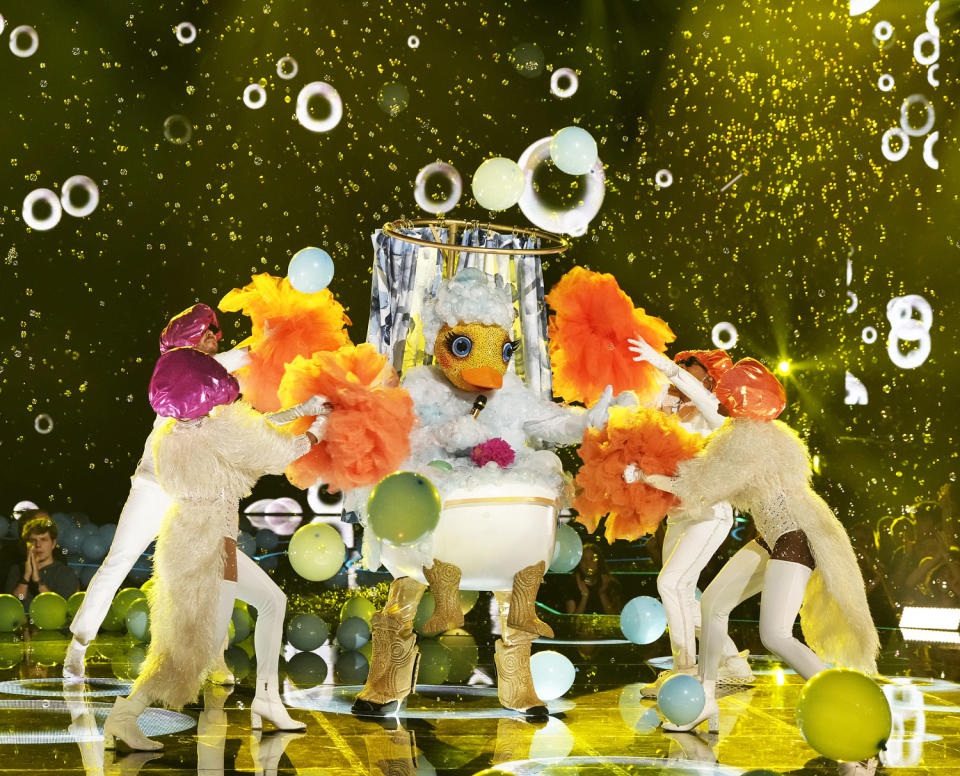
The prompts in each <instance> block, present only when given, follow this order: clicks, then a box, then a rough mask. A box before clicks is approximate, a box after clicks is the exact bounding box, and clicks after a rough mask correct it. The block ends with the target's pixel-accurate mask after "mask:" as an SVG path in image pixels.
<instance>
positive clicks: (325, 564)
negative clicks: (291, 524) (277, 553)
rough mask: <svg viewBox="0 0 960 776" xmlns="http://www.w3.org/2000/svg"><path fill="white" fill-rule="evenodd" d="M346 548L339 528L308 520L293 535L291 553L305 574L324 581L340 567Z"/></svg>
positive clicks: (294, 561) (298, 571)
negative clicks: (308, 521)
mask: <svg viewBox="0 0 960 776" xmlns="http://www.w3.org/2000/svg"><path fill="white" fill-rule="evenodd" d="M346 552H347V548H346V546H344V544H343V539H341V538H340V534H339V532H338V531H337V529H336V528H333V527H332V526H329V525H327V524H326V523H308V524H307V525H304V526H301V527H300V528H298V529H297V532H296V533H295V534H294V535H293V536H292V537H291V538H290V546H289V547H288V548H287V557H288V558H289V559H290V565H291V566H293V570H294V571H296V572H297V573H298V574H299V575H300V576H301V577H303V578H304V579H309V580H311V581H312V582H322V581H323V580H325V579H330V577H332V576H333V575H334V574H336V573H337V572H338V571H339V570H340V567H341V566H342V565H343V560H344V557H345V556H346Z"/></svg>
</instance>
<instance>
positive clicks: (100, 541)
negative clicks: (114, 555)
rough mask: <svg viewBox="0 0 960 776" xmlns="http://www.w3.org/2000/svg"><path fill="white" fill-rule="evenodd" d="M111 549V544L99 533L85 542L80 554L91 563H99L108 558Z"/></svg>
mask: <svg viewBox="0 0 960 776" xmlns="http://www.w3.org/2000/svg"><path fill="white" fill-rule="evenodd" d="M109 549H110V543H109V542H108V541H105V540H104V538H103V537H102V536H100V534H99V532H97V533H94V534H93V535H92V536H88V537H87V538H86V539H84V540H83V545H82V546H81V547H80V552H81V554H82V555H83V557H84V558H86V559H87V561H88V562H89V563H98V562H100V561H101V560H103V559H104V558H105V557H107V550H109Z"/></svg>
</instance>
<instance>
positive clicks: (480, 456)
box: [470, 437, 517, 469]
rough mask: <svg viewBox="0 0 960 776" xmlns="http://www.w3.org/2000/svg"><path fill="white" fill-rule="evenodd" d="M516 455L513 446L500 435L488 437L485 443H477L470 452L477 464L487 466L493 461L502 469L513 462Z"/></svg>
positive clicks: (471, 457)
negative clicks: (493, 437) (492, 437)
mask: <svg viewBox="0 0 960 776" xmlns="http://www.w3.org/2000/svg"><path fill="white" fill-rule="evenodd" d="M516 457H517V455H516V453H514V452H513V448H512V447H510V445H509V444H508V443H507V442H506V441H504V440H503V439H500V438H499V437H497V438H496V439H488V440H487V441H486V442H484V443H483V444H479V445H477V446H476V447H475V448H473V450H472V451H471V452H470V459H471V460H472V461H473V462H474V463H475V464H476V465H477V466H486V465H487V464H488V463H490V461H493V462H494V463H495V464H497V466H499V467H500V468H501V469H505V468H506V467H508V466H509V465H510V464H512V463H513V461H514V459H515V458H516Z"/></svg>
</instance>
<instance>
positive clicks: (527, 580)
mask: <svg viewBox="0 0 960 776" xmlns="http://www.w3.org/2000/svg"><path fill="white" fill-rule="evenodd" d="M545 571H546V564H545V563H544V562H543V561H540V562H539V563H537V564H535V565H533V566H527V567H526V568H525V569H521V570H520V571H518V572H517V573H516V574H515V575H514V577H513V600H512V601H511V602H510V614H509V616H508V617H507V625H509V626H510V627H511V628H516V629H517V630H522V631H529V632H533V633H537V634H538V635H540V636H544V637H545V638H548V639H552V638H553V628H551V627H550V626H549V625H547V624H546V623H545V622H544V621H543V620H541V619H540V618H539V617H537V606H536V605H537V592H538V591H539V590H540V585H541V584H542V583H543V574H544V572H545Z"/></svg>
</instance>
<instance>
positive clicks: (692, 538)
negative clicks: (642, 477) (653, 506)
mask: <svg viewBox="0 0 960 776" xmlns="http://www.w3.org/2000/svg"><path fill="white" fill-rule="evenodd" d="M712 514H713V519H711V520H702V521H699V522H695V521H692V520H689V521H686V520H682V519H681V520H674V519H668V521H667V533H666V535H665V536H664V539H663V557H664V559H665V560H664V563H663V568H662V569H661V571H660V574H659V575H658V576H657V591H658V592H659V593H660V600H661V601H662V602H663V608H664V610H665V612H666V615H667V625H668V626H669V628H670V648H671V650H672V651H673V666H674V668H692V667H693V666H694V665H696V663H697V642H696V637H697V632H698V631H699V629H700V602H699V601H697V596H696V593H697V582H698V581H699V580H700V574H701V573H702V572H703V570H704V568H706V565H707V564H708V563H709V562H710V559H711V558H713V556H714V554H715V553H716V552H717V550H718V549H719V548H720V545H721V544H723V540H724V539H726V538H727V534H729V533H730V527H731V526H732V525H733V511H732V510H731V508H730V505H729V504H715V505H714V506H713V508H712ZM724 636H725V639H724V640H723V642H722V649H723V657H724V658H726V657H734V656H736V654H737V647H736V645H735V644H734V643H733V641H731V640H730V637H729V636H726V633H724Z"/></svg>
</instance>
